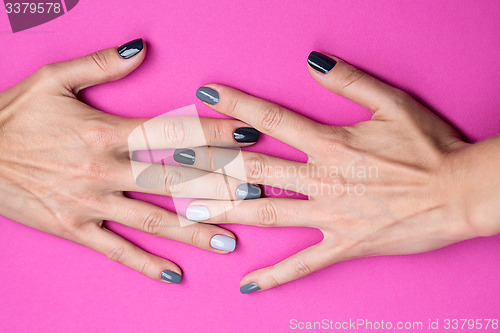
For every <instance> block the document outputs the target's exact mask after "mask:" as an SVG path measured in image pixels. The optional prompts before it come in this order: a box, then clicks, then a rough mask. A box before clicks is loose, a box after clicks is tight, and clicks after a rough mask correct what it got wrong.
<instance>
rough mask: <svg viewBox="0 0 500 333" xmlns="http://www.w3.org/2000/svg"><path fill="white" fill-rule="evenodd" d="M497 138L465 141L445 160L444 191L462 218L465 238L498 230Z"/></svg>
mask: <svg viewBox="0 0 500 333" xmlns="http://www.w3.org/2000/svg"><path fill="white" fill-rule="evenodd" d="M499 139H500V138H493V139H489V140H485V141H482V142H479V143H476V144H469V145H465V146H464V147H462V148H460V149H459V150H456V151H454V152H453V153H451V154H450V155H449V156H448V159H447V162H446V163H445V167H444V168H443V169H444V176H443V177H444V178H445V179H446V182H445V183H446V185H445V186H446V188H447V190H446V191H445V193H448V195H449V200H450V201H451V207H453V209H454V211H455V213H456V214H457V216H459V218H458V219H460V220H461V222H460V223H461V225H462V228H463V229H462V230H463V237H464V239H469V238H475V237H481V236H492V235H495V234H497V233H499V232H500V206H499V205H498V202H499V201H500V176H499V173H498V168H497V166H498V165H499V163H500V151H499V149H498V147H500V145H499V144H500V140H499Z"/></svg>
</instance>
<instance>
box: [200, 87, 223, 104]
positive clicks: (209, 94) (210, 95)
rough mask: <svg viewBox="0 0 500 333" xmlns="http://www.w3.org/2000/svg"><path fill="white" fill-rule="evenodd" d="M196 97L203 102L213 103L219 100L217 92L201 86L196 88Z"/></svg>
mask: <svg viewBox="0 0 500 333" xmlns="http://www.w3.org/2000/svg"><path fill="white" fill-rule="evenodd" d="M196 97H198V98H199V99H201V100H202V101H203V102H205V103H208V104H212V105H215V104H217V103H218V102H219V93H218V92H217V91H215V90H213V89H211V88H208V87H201V88H198V90H196Z"/></svg>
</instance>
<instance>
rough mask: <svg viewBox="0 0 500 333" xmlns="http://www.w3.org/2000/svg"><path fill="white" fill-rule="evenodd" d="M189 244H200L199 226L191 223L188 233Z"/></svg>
mask: <svg viewBox="0 0 500 333" xmlns="http://www.w3.org/2000/svg"><path fill="white" fill-rule="evenodd" d="M190 242H191V245H194V246H200V244H201V228H200V227H199V226H197V225H193V228H192V230H191V235H190Z"/></svg>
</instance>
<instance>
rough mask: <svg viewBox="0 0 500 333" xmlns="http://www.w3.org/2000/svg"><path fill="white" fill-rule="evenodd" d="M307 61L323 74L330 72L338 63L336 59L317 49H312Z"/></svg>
mask: <svg viewBox="0 0 500 333" xmlns="http://www.w3.org/2000/svg"><path fill="white" fill-rule="evenodd" d="M307 63H308V64H309V65H310V66H311V67H312V68H314V69H315V70H317V71H318V72H321V73H323V74H326V73H328V72H329V71H331V70H332V68H333V67H335V65H336V64H337V62H336V61H335V60H333V59H332V58H330V57H327V56H326V55H324V54H321V53H319V52H316V51H312V52H311V53H310V54H309V57H308V58H307Z"/></svg>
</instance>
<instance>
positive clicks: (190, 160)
mask: <svg viewBox="0 0 500 333" xmlns="http://www.w3.org/2000/svg"><path fill="white" fill-rule="evenodd" d="M174 161H176V162H177V163H180V164H187V165H193V164H194V162H196V153H195V152H194V150H192V149H176V150H175V151H174Z"/></svg>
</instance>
